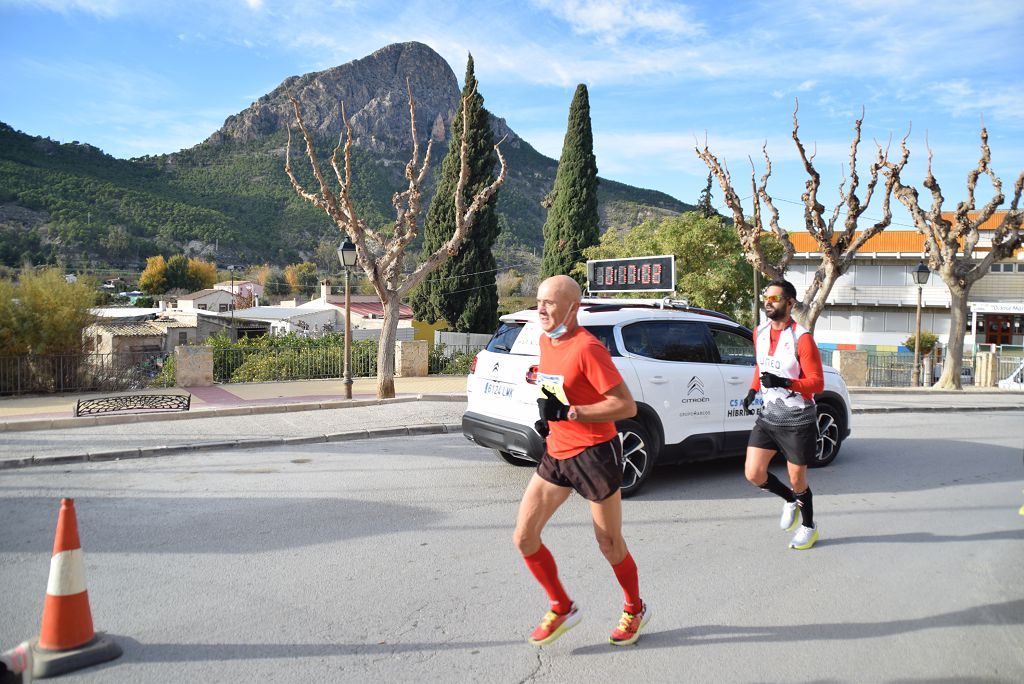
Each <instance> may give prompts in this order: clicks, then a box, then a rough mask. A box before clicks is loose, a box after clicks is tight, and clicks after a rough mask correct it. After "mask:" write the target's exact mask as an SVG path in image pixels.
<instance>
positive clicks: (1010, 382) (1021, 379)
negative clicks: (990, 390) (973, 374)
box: [996, 361, 1024, 390]
mask: <svg viewBox="0 0 1024 684" xmlns="http://www.w3.org/2000/svg"><path fill="white" fill-rule="evenodd" d="M996 385H997V386H998V387H1000V388H1002V389H1013V390H1024V361H1021V364H1020V365H1019V366H1017V368H1016V369H1014V371H1013V372H1012V373H1010V374H1009V375H1008V376H1006V377H1005V378H1004V379H1002V380H1000V381H999V382H998V383H996Z"/></svg>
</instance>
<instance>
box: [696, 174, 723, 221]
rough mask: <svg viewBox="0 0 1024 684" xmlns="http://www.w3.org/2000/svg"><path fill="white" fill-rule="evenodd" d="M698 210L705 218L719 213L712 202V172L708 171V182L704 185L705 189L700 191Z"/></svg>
mask: <svg viewBox="0 0 1024 684" xmlns="http://www.w3.org/2000/svg"><path fill="white" fill-rule="evenodd" d="M697 211H699V212H700V215H701V216H703V217H704V218H711V217H712V216H717V215H718V212H717V211H715V207H714V206H713V205H712V204H711V172H708V184H707V185H705V186H704V190H702V191H701V193H700V199H699V200H698V201H697Z"/></svg>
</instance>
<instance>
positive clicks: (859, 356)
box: [832, 349, 868, 387]
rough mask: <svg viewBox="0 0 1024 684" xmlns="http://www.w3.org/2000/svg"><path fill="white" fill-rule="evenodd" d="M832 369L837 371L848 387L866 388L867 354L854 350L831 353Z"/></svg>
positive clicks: (837, 350)
mask: <svg viewBox="0 0 1024 684" xmlns="http://www.w3.org/2000/svg"><path fill="white" fill-rule="evenodd" d="M832 367H833V368H835V369H836V370H837V371H839V374H840V375H841V376H843V380H844V381H845V382H846V385H847V386H848V387H867V384H868V353H867V352H866V351H858V350H856V349H836V350H835V351H834V352H832Z"/></svg>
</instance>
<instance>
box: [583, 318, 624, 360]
mask: <svg viewBox="0 0 1024 684" xmlns="http://www.w3.org/2000/svg"><path fill="white" fill-rule="evenodd" d="M585 329H586V331H587V332H589V333H590V334H591V335H593V336H594V337H596V338H597V339H599V340H601V344H603V345H604V346H605V347H607V349H608V351H609V353H611V355H612V356H622V354H620V353H619V348H618V347H617V346H615V335H614V334H613V333H612V330H614V327H613V326H611V325H588V326H585Z"/></svg>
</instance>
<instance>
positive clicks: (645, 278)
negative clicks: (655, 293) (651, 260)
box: [640, 264, 651, 285]
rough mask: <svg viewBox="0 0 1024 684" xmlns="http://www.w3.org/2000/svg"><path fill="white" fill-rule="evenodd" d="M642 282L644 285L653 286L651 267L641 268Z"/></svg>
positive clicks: (646, 265) (644, 266)
mask: <svg viewBox="0 0 1024 684" xmlns="http://www.w3.org/2000/svg"><path fill="white" fill-rule="evenodd" d="M640 282H641V283H643V284H644V285H650V284H651V265H650V264H643V265H642V266H640Z"/></svg>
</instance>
